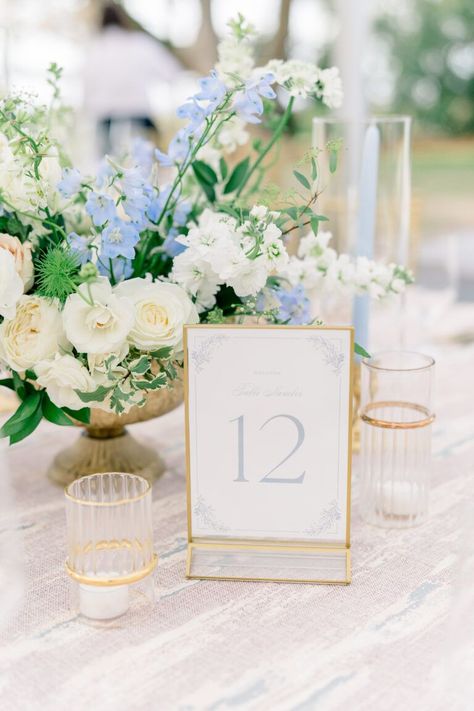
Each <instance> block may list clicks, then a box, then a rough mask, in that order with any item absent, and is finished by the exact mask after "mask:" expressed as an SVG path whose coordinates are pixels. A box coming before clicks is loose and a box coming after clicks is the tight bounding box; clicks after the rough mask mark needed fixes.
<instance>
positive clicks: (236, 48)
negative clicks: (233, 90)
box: [216, 37, 254, 84]
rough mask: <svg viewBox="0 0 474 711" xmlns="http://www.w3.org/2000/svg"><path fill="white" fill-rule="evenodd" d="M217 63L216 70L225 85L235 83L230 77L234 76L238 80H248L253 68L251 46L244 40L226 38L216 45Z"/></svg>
mask: <svg viewBox="0 0 474 711" xmlns="http://www.w3.org/2000/svg"><path fill="white" fill-rule="evenodd" d="M217 54H218V57H219V61H218V62H217V64H216V69H217V71H218V73H219V74H220V75H221V78H222V79H223V81H225V82H226V83H227V84H229V83H230V84H233V83H235V79H234V78H233V77H232V76H231V75H232V74H235V75H237V76H238V77H239V79H243V80H245V79H249V78H250V76H251V74H252V70H253V67H254V58H253V50H252V45H251V44H250V42H249V41H248V40H246V39H243V40H239V39H237V38H236V37H227V38H226V39H224V40H222V41H221V42H219V44H218V45H217Z"/></svg>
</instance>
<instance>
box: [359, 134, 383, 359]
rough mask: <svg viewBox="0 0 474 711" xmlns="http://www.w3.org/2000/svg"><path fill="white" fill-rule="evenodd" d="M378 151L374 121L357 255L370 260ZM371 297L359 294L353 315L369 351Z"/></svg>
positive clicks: (367, 145) (364, 166)
mask: <svg viewBox="0 0 474 711" xmlns="http://www.w3.org/2000/svg"><path fill="white" fill-rule="evenodd" d="M379 152H380V132H379V129H378V127H377V126H376V125H375V124H371V125H370V126H368V127H367V130H366V132H365V136H364V145H363V148H362V162H361V170H360V184H359V213H358V220H357V246H356V254H357V256H358V257H367V258H368V259H373V257H374V238H375V221H376V215H377V181H378V172H379ZM369 298H370V297H369V296H356V297H355V298H354V308H353V314H352V322H353V324H354V329H355V340H356V342H357V343H359V344H360V345H361V346H362V347H363V348H365V349H366V350H367V349H368V347H369V312H370V301H369Z"/></svg>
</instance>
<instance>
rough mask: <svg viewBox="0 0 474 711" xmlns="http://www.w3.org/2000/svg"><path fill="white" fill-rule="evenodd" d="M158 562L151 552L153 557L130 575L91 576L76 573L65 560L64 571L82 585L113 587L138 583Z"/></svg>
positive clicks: (154, 554)
mask: <svg viewBox="0 0 474 711" xmlns="http://www.w3.org/2000/svg"><path fill="white" fill-rule="evenodd" d="M157 562H158V556H157V555H156V553H153V558H152V559H151V562H150V563H149V564H148V565H147V566H146V568H142V569H141V570H138V571H137V572H136V573H131V574H130V575H123V576H121V577H120V578H91V577H89V576H88V575H81V573H76V571H75V570H73V569H72V568H71V566H70V565H69V561H68V560H67V561H66V564H65V565H66V572H67V574H68V575H69V576H70V577H71V578H72V579H73V580H75V581H76V582H77V583H82V584H83V585H92V586H94V587H115V586H117V585H132V584H133V583H138V581H139V580H143V578H146V577H147V575H150V573H152V572H153V570H154V569H155V567H156V564H157Z"/></svg>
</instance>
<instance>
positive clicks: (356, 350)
mask: <svg viewBox="0 0 474 711" xmlns="http://www.w3.org/2000/svg"><path fill="white" fill-rule="evenodd" d="M354 353H356V354H357V355H360V356H362V357H363V358H370V357H371V356H370V353H367V351H366V350H365V348H363V347H362V346H360V345H359V344H358V343H354Z"/></svg>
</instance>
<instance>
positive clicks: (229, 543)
mask: <svg viewBox="0 0 474 711" xmlns="http://www.w3.org/2000/svg"><path fill="white" fill-rule="evenodd" d="M191 329H192V330H198V329H199V330H201V329H202V330H204V329H218V330H221V329H222V330H224V329H234V330H251V329H266V330H282V329H284V330H289V329H292V330H312V331H349V332H350V354H351V358H350V371H349V407H348V443H347V446H348V457H347V501H346V541H345V545H344V546H340V545H337V544H334V543H327V544H319V545H317V546H314V545H312V542H311V541H307V542H305V541H301V542H295V544H293V543H292V542H290V541H270V540H262V541H259V542H253V541H252V540H250V539H230V538H229V539H226V541H225V542H223V541H222V539H221V540H219V542H213V541H210V540H208V539H200V538H194V537H193V534H192V512H191V456H190V431H189V362H188V331H190V330H191ZM183 348H184V406H185V439H186V504H187V506H186V509H187V521H188V551H187V560H186V577H187V578H190V579H198V580H235V581H244V582H245V581H249V582H254V581H255V582H274V583H321V584H330V585H348V584H349V583H350V582H351V555H350V525H351V482H352V417H353V415H352V409H353V399H354V392H353V388H354V358H353V357H352V354H353V352H354V328H353V326H290V325H268V324H265V325H257V324H189V325H185V326H184V333H183ZM197 548H201V549H203V548H207V549H210V550H216V551H219V550H229V551H230V550H239V549H240V550H255V551H265V550H267V551H281V552H285V551H286V552H287V551H294V552H301V551H314V552H315V553H317V552H325V553H326V552H328V551H331V550H332V551H334V550H337V551H340V552H343V553H344V555H345V558H346V580H344V581H341V580H316V579H304V580H303V579H302V580H292V579H285V580H284V579H281V578H258V577H252V578H240V577H237V576H235V577H230V576H229V577H224V576H202V575H199V576H198V575H191V562H192V554H193V550H195V549H197Z"/></svg>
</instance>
